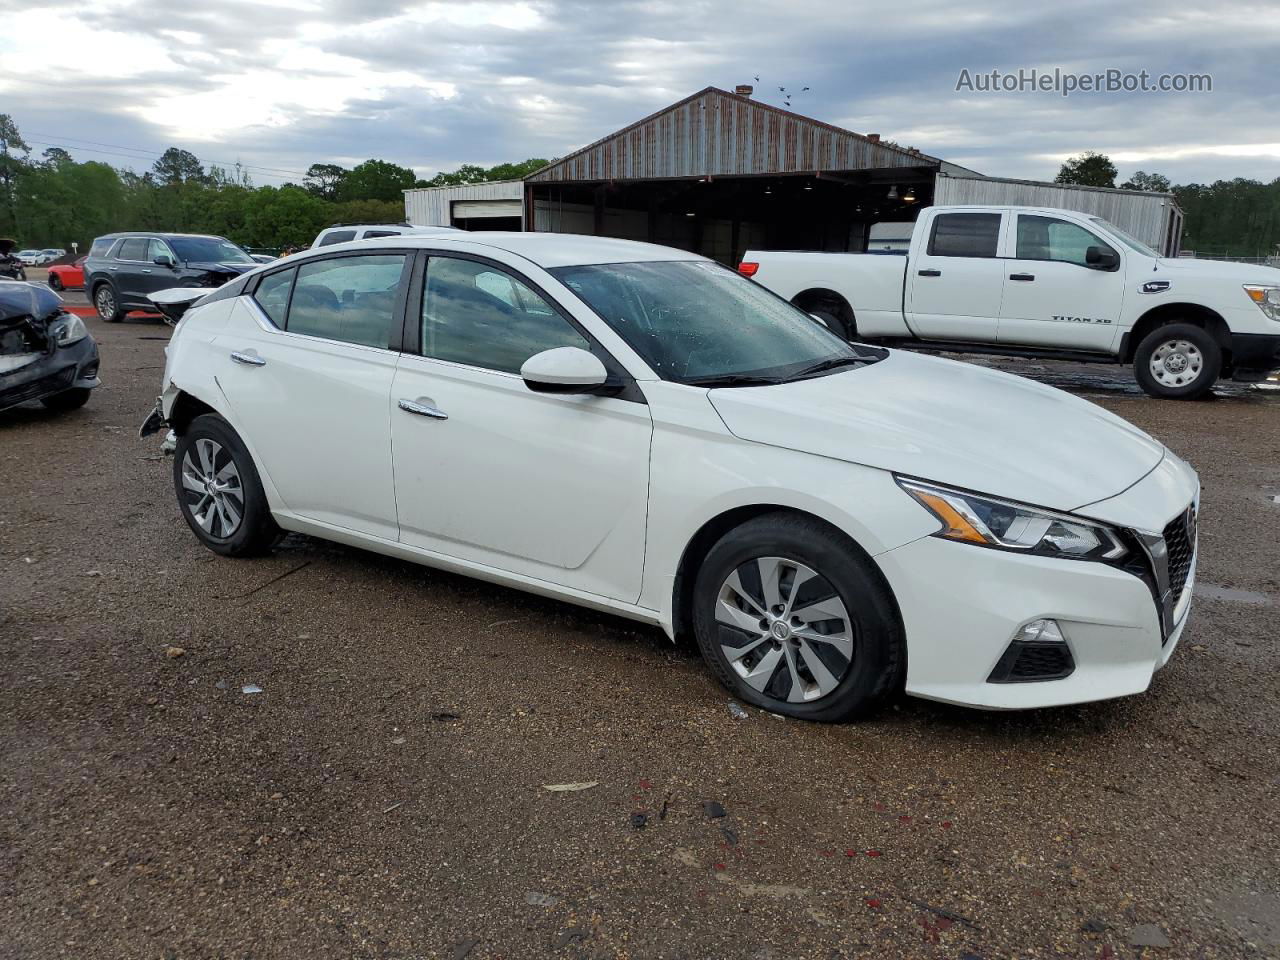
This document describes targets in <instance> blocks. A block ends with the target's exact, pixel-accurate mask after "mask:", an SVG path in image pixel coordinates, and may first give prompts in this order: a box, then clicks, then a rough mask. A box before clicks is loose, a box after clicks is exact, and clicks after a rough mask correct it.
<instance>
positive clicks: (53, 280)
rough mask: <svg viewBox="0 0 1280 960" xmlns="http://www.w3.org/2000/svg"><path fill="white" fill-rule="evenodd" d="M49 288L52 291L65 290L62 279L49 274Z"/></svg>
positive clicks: (54, 274)
mask: <svg viewBox="0 0 1280 960" xmlns="http://www.w3.org/2000/svg"><path fill="white" fill-rule="evenodd" d="M49 286H51V287H52V288H53V289H54V290H65V289H66V287H65V286H64V284H63V283H62V278H61V277H60V276H58V275H57V274H56V273H51V274H49Z"/></svg>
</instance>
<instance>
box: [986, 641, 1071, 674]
mask: <svg viewBox="0 0 1280 960" xmlns="http://www.w3.org/2000/svg"><path fill="white" fill-rule="evenodd" d="M1075 669H1076V662H1075V659H1074V658H1073V657H1072V656H1071V648H1070V647H1068V646H1067V645H1066V644H1065V643H1020V642H1018V641H1017V640H1015V641H1014V642H1013V643H1011V644H1009V649H1007V650H1006V651H1005V652H1004V656H1002V657H1001V658H1000V662H999V663H997V664H996V668H995V669H994V670H992V671H991V676H989V677H987V682H988V683H1028V682H1031V681H1035V680H1061V679H1063V678H1064V677H1069V676H1071V674H1072V673H1073V672H1074V671H1075Z"/></svg>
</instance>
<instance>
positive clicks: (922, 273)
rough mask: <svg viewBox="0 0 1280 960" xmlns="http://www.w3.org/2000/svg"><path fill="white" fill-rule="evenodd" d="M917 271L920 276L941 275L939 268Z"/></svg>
mask: <svg viewBox="0 0 1280 960" xmlns="http://www.w3.org/2000/svg"><path fill="white" fill-rule="evenodd" d="M917 272H918V273H919V274H920V276H922V277H940V276H942V271H941V270H919V271H917Z"/></svg>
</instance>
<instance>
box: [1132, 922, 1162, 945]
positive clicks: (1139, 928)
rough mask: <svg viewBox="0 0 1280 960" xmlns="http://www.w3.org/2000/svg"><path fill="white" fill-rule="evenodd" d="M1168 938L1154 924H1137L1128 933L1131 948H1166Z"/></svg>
mask: <svg viewBox="0 0 1280 960" xmlns="http://www.w3.org/2000/svg"><path fill="white" fill-rule="evenodd" d="M1169 945H1170V944H1169V938H1168V937H1166V936H1165V935H1164V931H1163V930H1161V929H1160V928H1159V927H1157V926H1156V925H1155V924H1154V923H1139V924H1137V925H1136V926H1135V927H1134V928H1133V929H1132V930H1130V931H1129V946H1131V947H1168V946H1169Z"/></svg>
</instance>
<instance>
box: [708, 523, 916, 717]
mask: <svg viewBox="0 0 1280 960" xmlns="http://www.w3.org/2000/svg"><path fill="white" fill-rule="evenodd" d="M693 619H694V631H695V634H696V636H697V639H698V645H699V647H700V648H701V650H702V655H703V657H704V659H706V661H707V664H708V665H709V666H710V667H711V670H712V672H713V673H714V674H715V675H716V676H717V677H718V678H719V680H720V681H721V683H723V684H724V685H725V686H726V687H728V688H729V689H730V690H731V691H732V692H733V693H734V695H735V696H738V697H740V698H741V699H743V700H745V701H747V702H749V703H752V704H754V705H755V706H757V707H761V708H763V709H765V710H769V711H771V712H773V713H780V714H785V715H787V716H792V717H799V718H802V719H806V720H822V721H835V720H845V719H849V718H852V717H855V716H860V715H865V714H867V713H869V712H871V711H872V710H873V709H875V707H876V706H877V705H878V704H879V703H880V702H881V701H882V700H883V699H884V698H885V697H886V696H887V695H888V694H889V693H890V692H891V691H892V690H893V689H894V688H895V686H896V685H897V683H898V681H899V679H900V677H901V674H902V670H903V668H904V665H905V642H904V639H903V634H902V626H901V623H900V622H899V619H898V615H897V609H896V607H895V605H894V602H893V599H892V597H891V595H890V593H889V589H888V587H887V585H886V584H885V583H884V581H883V580H882V579H881V577H880V576H879V573H878V572H877V571H876V570H875V569H874V567H873V566H872V564H871V561H870V560H868V559H867V558H866V555H865V554H864V553H862V551H861V550H859V549H858V547H857V546H856V544H854V543H853V542H852V541H851V540H849V539H848V538H847V537H844V536H843V535H842V534H840V533H838V532H837V531H835V530H833V529H832V528H831V527H829V526H827V525H826V524H824V523H822V522H821V521H819V520H816V519H814V518H809V517H800V516H793V515H788V514H768V515H766V516H763V517H757V518H755V519H753V520H749V521H748V522H746V523H744V524H743V525H742V526H740V527H738V528H736V529H735V530H732V531H730V532H729V533H728V534H726V535H725V536H724V538H723V539H721V541H720V542H719V543H717V544H716V545H715V546H714V547H713V548H712V549H711V552H710V553H708V554H707V557H706V559H705V560H704V561H703V564H702V567H701V569H700V570H699V571H698V576H697V581H696V584H695V586H694V611H693Z"/></svg>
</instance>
